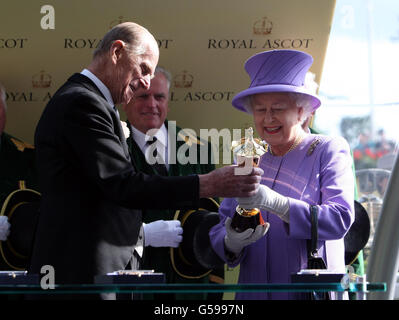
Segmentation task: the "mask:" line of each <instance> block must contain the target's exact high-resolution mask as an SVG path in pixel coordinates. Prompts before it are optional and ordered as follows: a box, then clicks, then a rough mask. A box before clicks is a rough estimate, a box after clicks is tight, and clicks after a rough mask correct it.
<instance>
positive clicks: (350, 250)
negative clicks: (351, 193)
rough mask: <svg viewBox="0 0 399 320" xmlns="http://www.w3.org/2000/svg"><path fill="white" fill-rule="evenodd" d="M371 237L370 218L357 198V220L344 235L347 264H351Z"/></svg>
mask: <svg viewBox="0 0 399 320" xmlns="http://www.w3.org/2000/svg"><path fill="white" fill-rule="evenodd" d="M369 237H370V218H369V216H368V214H367V211H366V209H365V208H364V207H363V206H362V205H361V204H360V203H359V202H358V201H356V200H355V221H354V222H353V224H352V226H351V227H350V229H349V231H348V232H347V233H346V235H345V237H344V243H345V265H351V264H352V263H353V262H354V261H355V260H356V258H357V256H358V255H359V253H360V251H361V250H362V249H363V248H364V247H365V245H366V244H367V242H368V240H369Z"/></svg>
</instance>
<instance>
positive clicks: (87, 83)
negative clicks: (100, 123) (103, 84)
mask: <svg viewBox="0 0 399 320" xmlns="http://www.w3.org/2000/svg"><path fill="white" fill-rule="evenodd" d="M68 81H71V82H76V83H79V84H80V85H82V86H83V87H85V88H86V89H87V90H89V91H91V92H93V93H95V94H96V95H98V96H100V97H101V98H102V99H103V100H104V105H106V106H107V110H108V111H109V113H110V115H111V118H112V121H113V124H114V133H115V134H116V135H117V136H118V138H119V141H120V142H121V145H122V148H123V150H124V152H125V155H126V157H127V158H128V159H129V160H130V155H129V150H128V147H127V144H126V137H125V134H124V132H123V129H122V125H121V122H120V118H119V115H118V114H117V113H116V111H115V110H114V109H113V107H114V106H111V105H110V104H109V102H108V101H107V99H106V98H105V97H104V95H103V94H102V93H101V91H100V89H98V87H97V86H96V85H95V83H94V82H93V81H91V80H90V79H89V78H88V77H86V76H85V75H83V74H80V73H75V74H73V75H72V76H71V77H70V78H69V79H68Z"/></svg>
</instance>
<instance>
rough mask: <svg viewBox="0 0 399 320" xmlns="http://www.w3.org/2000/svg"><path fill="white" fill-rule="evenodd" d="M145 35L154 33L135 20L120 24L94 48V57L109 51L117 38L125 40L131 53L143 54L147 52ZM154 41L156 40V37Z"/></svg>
mask: <svg viewBox="0 0 399 320" xmlns="http://www.w3.org/2000/svg"><path fill="white" fill-rule="evenodd" d="M144 36H151V37H152V38H153V36H152V34H151V33H150V32H149V31H148V30H147V29H146V28H144V27H142V26H140V25H139V24H136V23H133V22H124V23H121V24H118V25H116V26H115V27H113V28H112V29H111V30H110V31H108V32H107V33H106V34H105V36H104V38H103V39H102V40H101V42H100V44H99V46H98V47H97V48H96V49H95V50H94V52H93V58H97V57H100V56H102V55H103V54H105V53H106V52H108V51H109V49H110V48H111V46H112V44H113V43H114V42H115V41H116V40H122V41H123V42H125V43H126V44H127V49H128V50H129V52H130V53H132V54H135V55H142V54H144V53H145V52H146V47H145V43H144V42H143V41H141V40H142V39H143V37H144ZM154 41H156V40H155V38H154Z"/></svg>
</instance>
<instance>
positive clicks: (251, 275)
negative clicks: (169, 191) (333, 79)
mask: <svg viewBox="0 0 399 320" xmlns="http://www.w3.org/2000/svg"><path fill="white" fill-rule="evenodd" d="M315 139H318V140H319V143H318V144H317V145H316V146H315V147H314V148H313V152H310V150H311V149H312V147H311V146H312V143H313V142H314V141H315ZM309 153H310V154H309ZM351 165H352V158H351V155H350V149H349V145H348V143H347V142H346V141H345V140H344V139H343V138H341V137H335V138H332V137H327V136H323V135H315V134H309V135H307V136H306V138H305V139H304V140H303V141H302V142H301V144H300V145H299V146H298V147H297V148H296V149H294V150H292V151H291V152H289V153H287V154H286V155H285V156H282V157H278V156H273V155H271V154H270V153H266V154H264V155H263V156H262V158H261V161H260V165H259V166H260V167H261V168H262V169H263V170H264V176H263V177H262V183H263V184H264V185H266V186H268V187H269V188H271V189H273V190H275V191H276V192H278V193H280V194H282V195H284V196H287V197H289V205H290V209H289V214H290V223H289V224H288V223H285V222H283V221H282V220H281V219H280V218H279V217H278V216H276V215H275V214H272V213H270V212H268V211H262V216H263V219H264V220H265V221H268V222H269V223H270V229H269V231H268V233H267V234H266V236H265V237H263V238H261V239H259V240H258V241H257V242H255V243H253V244H251V245H249V246H247V247H246V248H244V250H243V252H242V254H241V255H240V257H239V258H238V259H237V260H236V261H228V259H227V257H226V255H225V249H224V237H225V234H226V230H225V227H224V222H225V220H226V217H232V216H233V214H234V211H235V208H236V206H237V201H236V200H235V199H231V198H226V199H224V201H223V202H222V204H221V206H220V210H219V213H220V218H221V221H220V223H219V224H217V225H215V226H214V227H213V228H212V229H211V230H210V233H209V235H210V239H211V243H212V246H213V248H214V250H215V251H216V252H217V254H218V255H219V256H220V257H221V258H222V259H223V260H224V261H226V262H227V263H228V265H229V266H231V267H235V266H237V265H240V274H239V280H238V283H290V282H291V280H290V275H291V273H295V272H298V271H299V270H300V269H306V267H307V245H306V243H307V239H309V238H310V234H311V232H310V212H309V205H318V209H319V254H320V255H322V256H323V257H324V259H325V261H326V263H327V267H328V269H331V270H336V271H337V272H344V271H345V260H344V241H343V237H344V235H345V234H346V232H347V231H348V229H349V227H350V226H351V224H352V222H353V219H354V208H353V207H354V178H353V172H352V168H351ZM304 297H305V296H304V294H301V293H285V292H282V293H279V292H278V293H263V292H237V293H236V299H301V298H304Z"/></svg>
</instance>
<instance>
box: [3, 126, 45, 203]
mask: <svg viewBox="0 0 399 320" xmlns="http://www.w3.org/2000/svg"><path fill="white" fill-rule="evenodd" d="M0 140H1V143H0V205H1V206H2V205H3V202H4V200H5V199H6V198H7V196H8V195H9V194H10V193H11V192H13V191H15V190H17V189H20V188H21V183H20V181H24V184H25V187H26V188H27V189H34V190H37V187H38V183H37V172H36V165H35V150H34V147H33V146H32V145H29V144H26V143H24V142H22V141H21V140H18V139H17V138H14V137H13V136H11V135H9V134H7V133H5V132H3V133H2V135H1V136H0Z"/></svg>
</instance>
